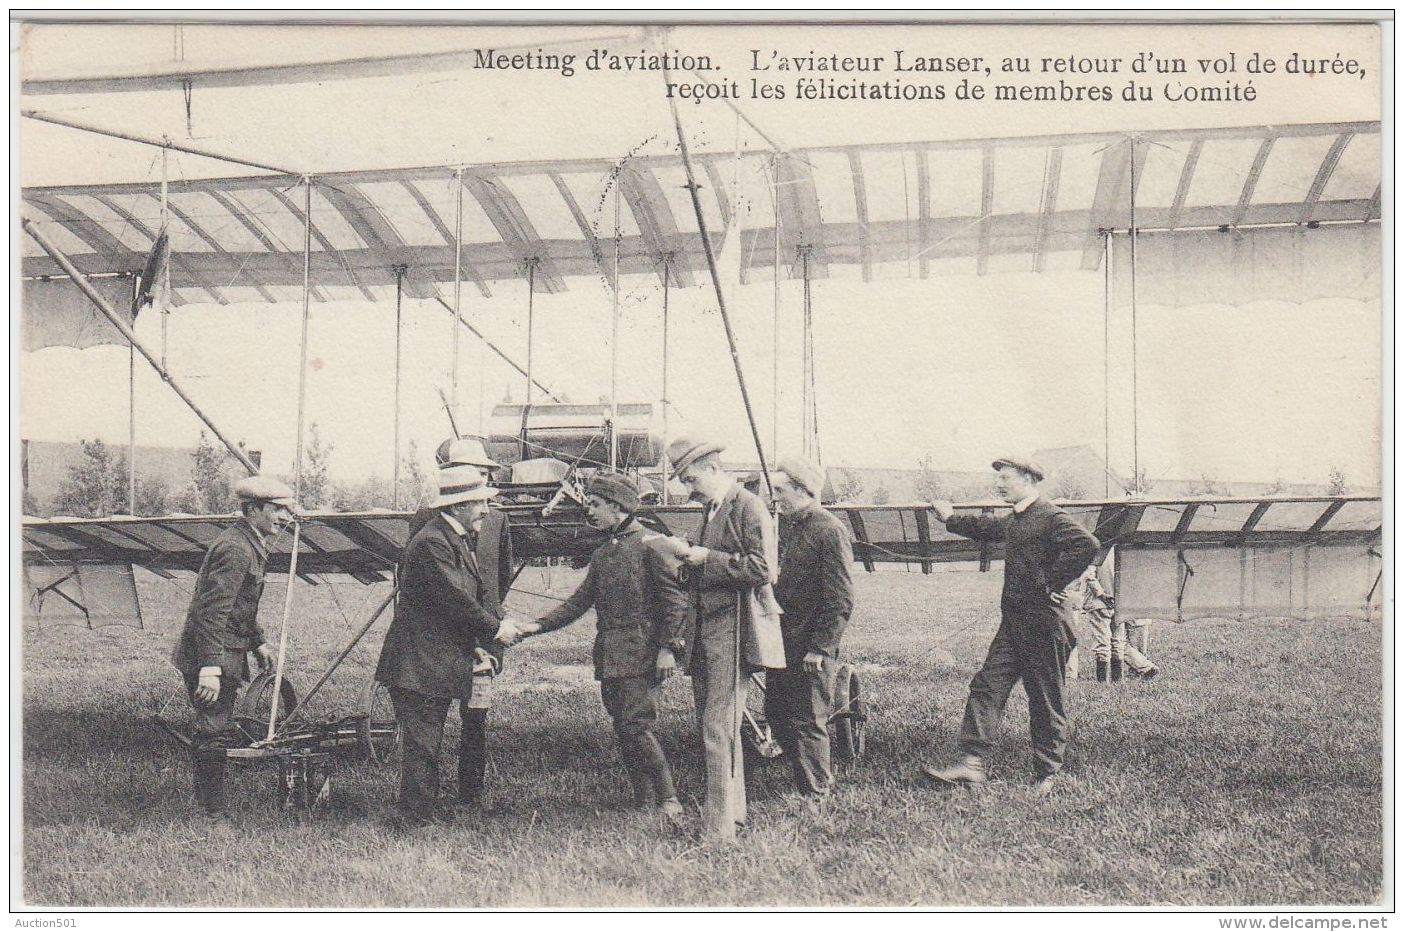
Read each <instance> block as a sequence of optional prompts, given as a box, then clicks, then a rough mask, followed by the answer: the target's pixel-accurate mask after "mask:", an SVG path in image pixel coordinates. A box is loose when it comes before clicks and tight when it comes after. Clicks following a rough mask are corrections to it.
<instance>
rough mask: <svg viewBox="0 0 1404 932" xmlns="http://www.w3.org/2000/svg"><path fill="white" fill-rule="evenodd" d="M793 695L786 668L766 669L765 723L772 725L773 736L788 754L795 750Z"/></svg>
mask: <svg viewBox="0 0 1404 932" xmlns="http://www.w3.org/2000/svg"><path fill="white" fill-rule="evenodd" d="M791 703H792V696H791V689H790V681H789V679H788V678H786V676H785V671H784V670H766V671H765V723H766V724H767V725H769V726H770V733H771V736H772V737H773V738H774V739H775V743H776V744H778V745H780V749H781V750H782V751H784V752H785V753H786V754H793V753H794V752H795V730H794V728H793V727H791V724H790V722H791V719H793V717H794V713H793V711H792V710H791Z"/></svg>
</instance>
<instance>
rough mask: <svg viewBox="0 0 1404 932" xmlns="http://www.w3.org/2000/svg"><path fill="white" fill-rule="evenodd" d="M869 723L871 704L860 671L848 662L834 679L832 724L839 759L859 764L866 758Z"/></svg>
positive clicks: (830, 722)
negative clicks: (860, 678) (868, 701)
mask: <svg viewBox="0 0 1404 932" xmlns="http://www.w3.org/2000/svg"><path fill="white" fill-rule="evenodd" d="M867 721H868V703H867V701H866V700H865V699H864V698H863V690H862V685H861V684H860V683H859V681H858V671H856V670H854V669H853V667H852V665H850V664H846V663H845V664H843V665H842V666H840V667H839V668H838V673H837V674H836V675H835V677H834V709H833V714H831V715H830V716H829V725H830V726H831V727H832V728H833V738H832V740H831V741H830V744H831V746H832V747H833V750H834V756H835V757H837V758H838V759H839V760H845V761H856V760H858V759H859V758H860V757H862V756H863V751H864V750H865V748H866V747H867V737H866V734H865V726H866V724H867Z"/></svg>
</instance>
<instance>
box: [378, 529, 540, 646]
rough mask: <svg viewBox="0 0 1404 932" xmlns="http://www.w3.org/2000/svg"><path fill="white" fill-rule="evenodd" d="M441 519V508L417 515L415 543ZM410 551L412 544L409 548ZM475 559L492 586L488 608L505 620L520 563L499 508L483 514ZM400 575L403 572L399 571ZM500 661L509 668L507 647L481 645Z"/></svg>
mask: <svg viewBox="0 0 1404 932" xmlns="http://www.w3.org/2000/svg"><path fill="white" fill-rule="evenodd" d="M438 516H439V511H438V509H437V508H430V507H429V506H427V505H426V506H424V507H423V508H420V509H419V510H418V511H416V512H415V513H414V515H413V516H412V517H411V518H410V523H409V539H410V540H414V536H415V535H416V534H418V533H419V532H420V531H421V530H422V529H423V528H424V526H425V525H427V524H428V523H429V522H430V521H433V520H434V519H435V518H437V517H438ZM405 547H406V549H408V547H409V545H408V544H406V545H405ZM473 556H475V557H477V558H478V569H479V570H480V574H481V576H482V578H483V581H484V582H485V583H487V584H488V585H487V586H486V587H485V589H484V598H485V600H486V605H487V607H488V609H489V610H490V611H492V612H493V613H494V614H495V615H496V616H497V617H498V618H502V617H505V615H506V610H505V609H504V608H503V607H502V603H503V602H505V601H507V592H508V590H510V589H511V588H512V582H513V576H514V574H515V572H516V564H515V562H514V560H513V555H512V531H511V528H510V526H509V524H508V521H507V516H506V515H505V514H503V513H502V512H501V511H500V510H498V509H497V508H491V509H489V511H488V513H487V514H485V515H483V524H482V527H480V528H479V529H478V543H477V546H475V547H474V548H473ZM400 561H401V566H403V563H404V554H403V553H402V554H401V555H400ZM396 572H397V574H400V573H402V572H403V571H402V570H397V571H396ZM479 646H480V647H483V648H485V649H486V650H487V652H488V653H490V654H492V655H493V656H494V657H496V658H497V667H498V669H499V670H501V669H503V668H504V667H505V665H506V662H507V660H506V656H505V655H506V650H507V649H506V648H505V647H503V646H502V645H501V644H499V643H497V642H496V641H492V642H490V643H488V644H480V645H479Z"/></svg>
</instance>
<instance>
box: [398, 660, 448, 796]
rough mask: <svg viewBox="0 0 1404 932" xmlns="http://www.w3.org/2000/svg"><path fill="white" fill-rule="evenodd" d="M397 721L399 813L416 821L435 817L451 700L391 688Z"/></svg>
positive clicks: (409, 690)
mask: <svg viewBox="0 0 1404 932" xmlns="http://www.w3.org/2000/svg"><path fill="white" fill-rule="evenodd" d="M390 701H391V703H392V704H393V705H394V707H395V720H396V721H398V722H399V723H400V736H401V739H402V742H403V748H402V750H401V756H400V802H399V805H400V810H401V811H402V812H404V813H405V814H406V815H408V816H410V817H412V818H416V819H428V818H430V817H432V816H433V814H434V804H435V803H436V802H437V801H438V798H439V745H441V744H442V743H443V740H444V721H445V719H447V718H448V707H449V702H450V701H451V700H449V699H447V698H443V697H440V696H426V695H424V694H423V693H418V692H415V691H414V690H411V689H400V688H398V687H391V688H390Z"/></svg>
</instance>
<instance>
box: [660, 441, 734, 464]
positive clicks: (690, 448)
mask: <svg viewBox="0 0 1404 932" xmlns="http://www.w3.org/2000/svg"><path fill="white" fill-rule="evenodd" d="M725 449H726V444H724V443H715V442H713V441H710V440H698V439H696V438H694V437H679V438H678V439H677V440H674V441H673V442H672V443H670V444H668V462H670V463H672V464H673V472H675V473H680V472H682V471H683V470H684V469H686V468H687V467H689V466H691V465H692V464H693V463H695V462H697V461H698V460H700V459H701V458H702V457H704V456H706V455H707V454H708V453H720V452H721V451H722V450H725Z"/></svg>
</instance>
